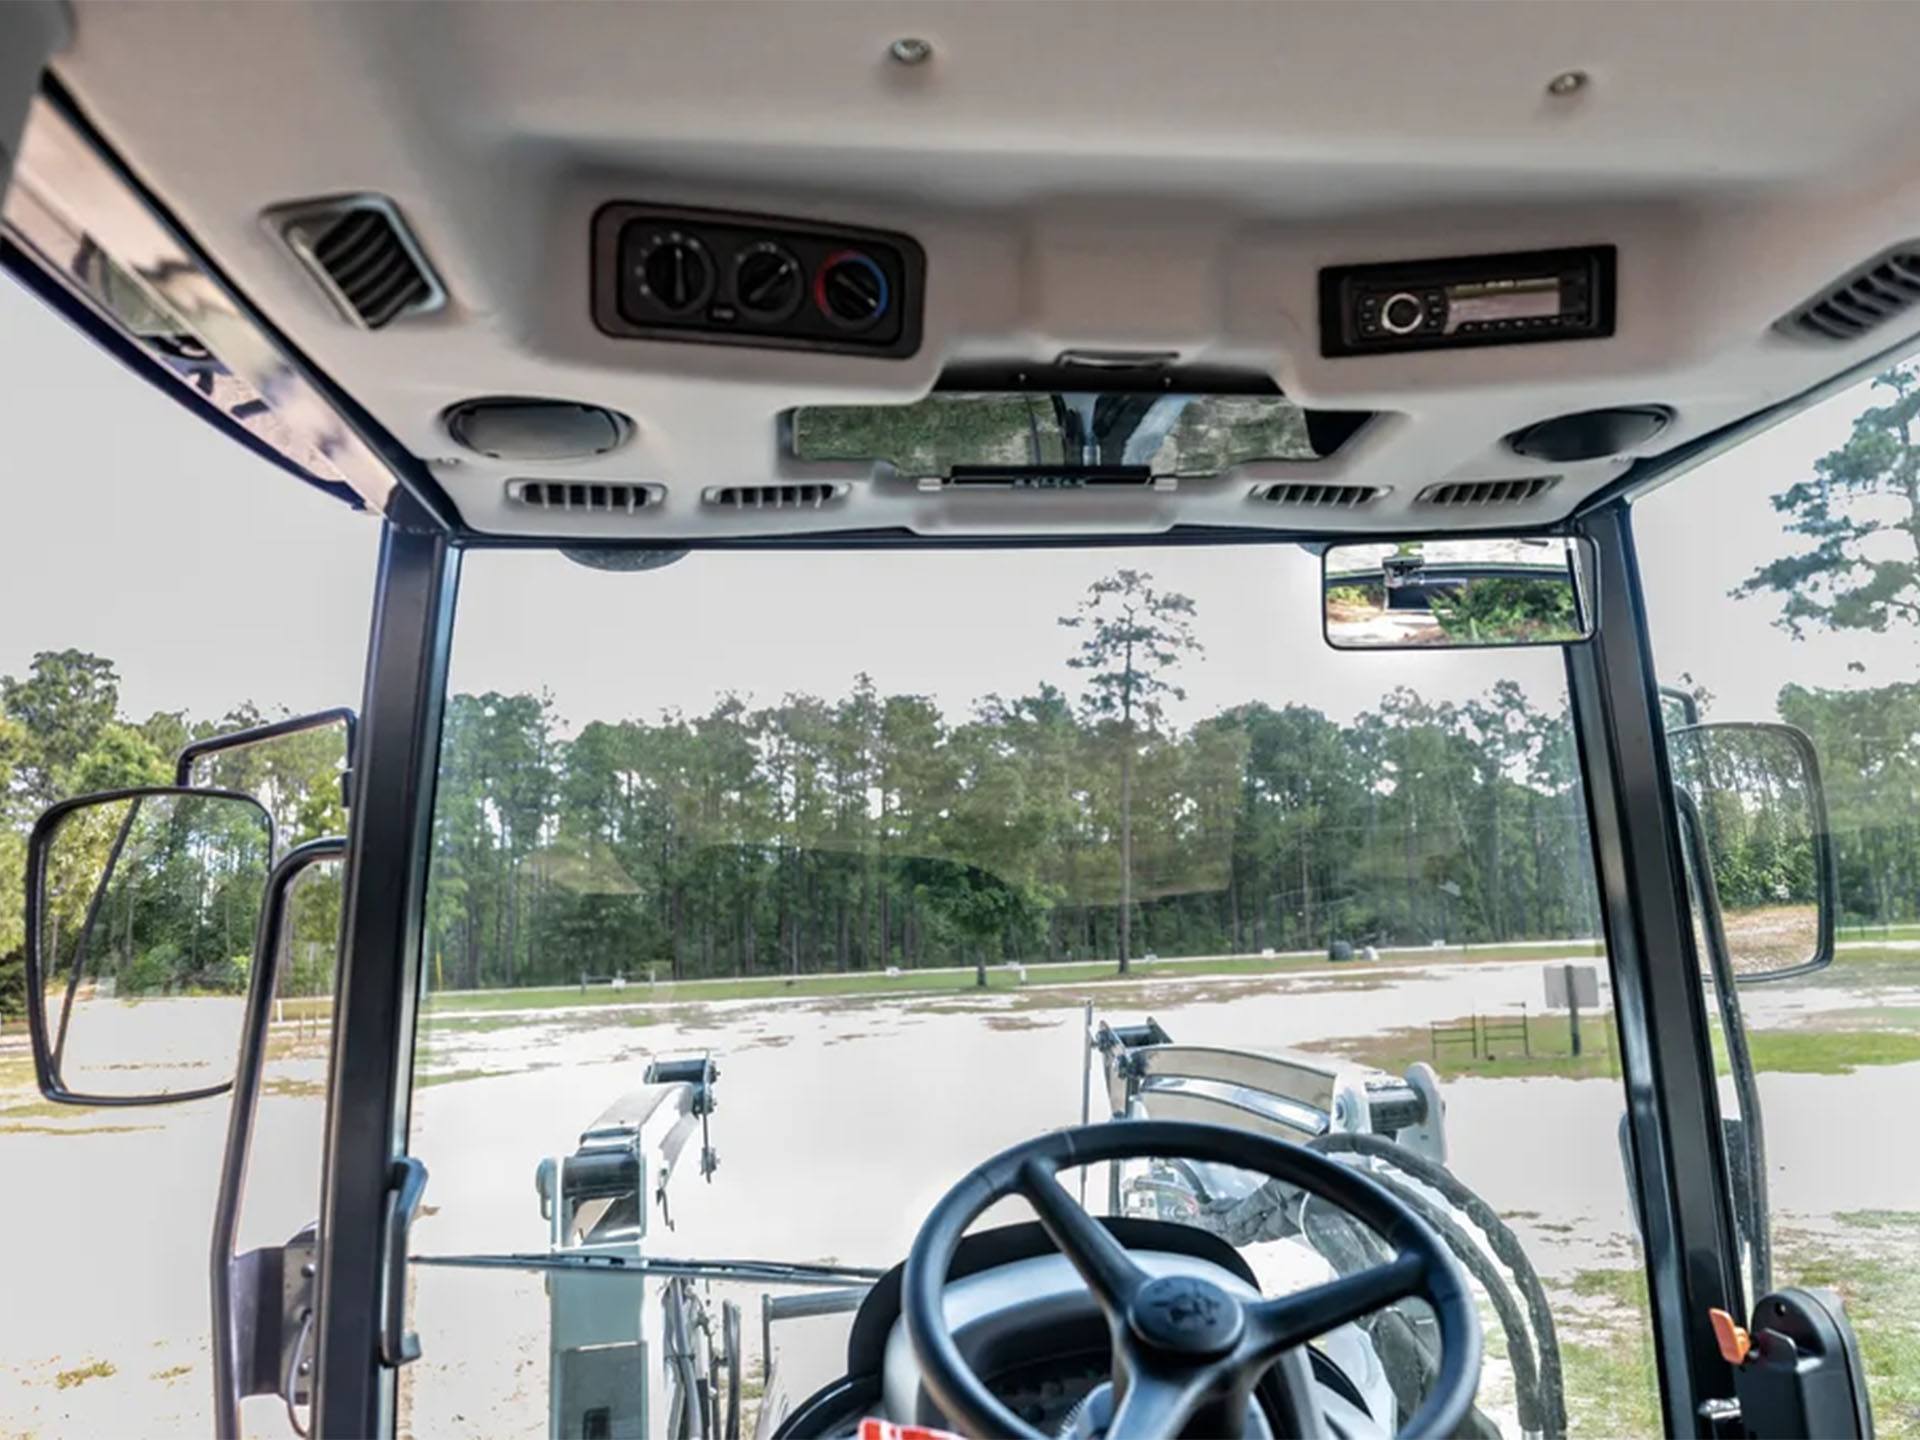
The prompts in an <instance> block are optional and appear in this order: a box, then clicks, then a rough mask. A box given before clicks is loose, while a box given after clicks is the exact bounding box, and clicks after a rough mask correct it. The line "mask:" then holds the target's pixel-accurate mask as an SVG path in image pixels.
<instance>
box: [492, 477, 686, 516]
mask: <svg viewBox="0 0 1920 1440" xmlns="http://www.w3.org/2000/svg"><path fill="white" fill-rule="evenodd" d="M665 493H666V492H665V489H664V487H662V486H659V485H648V484H645V483H643V482H641V481H637V480H509V481H508V482H507V498H508V499H509V500H511V501H513V502H514V503H515V504H516V505H525V506H526V507H527V508H528V509H530V510H569V511H571V510H577V511H580V512H582V513H583V514H589V515H632V514H633V513H635V512H636V511H639V510H644V509H646V508H647V507H648V506H649V505H658V504H659V503H660V500H661V498H662V496H663V495H664V494H665Z"/></svg>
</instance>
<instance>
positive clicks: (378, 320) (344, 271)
mask: <svg viewBox="0 0 1920 1440" xmlns="http://www.w3.org/2000/svg"><path fill="white" fill-rule="evenodd" d="M268 219H269V221H270V223H272V224H274V225H277V226H278V227H279V231H280V234H281V235H282V236H283V237H285V239H286V242H287V244H288V245H289V246H291V247H292V249H293V253H294V254H295V255H298V256H299V257H300V260H301V262H302V263H303V264H304V265H305V266H306V267H307V269H308V270H310V271H311V272H312V273H313V276H314V278H315V279H316V280H318V281H319V282H320V285H321V288H322V289H324V290H325V291H326V292H327V294H328V295H329V296H330V297H331V298H332V300H333V303H334V304H335V305H337V306H339V307H340V312H341V313H342V314H343V315H345V316H346V317H347V318H348V319H349V320H351V321H353V322H354V323H355V324H357V325H361V326H363V327H365V328H366V329H368V330H378V329H380V328H381V327H382V326H385V325H389V324H391V323H392V322H393V321H395V320H398V319H399V318H400V317H401V316H403V315H419V314H422V313H424V312H426V311H429V310H438V309H439V308H440V307H441V306H442V305H444V304H446V299H447V296H446V291H445V290H444V289H442V288H441V285H440V281H439V278H438V277H437V276H435V274H434V273H433V267H432V266H430V265H428V264H427V257H426V255H425V254H424V253H423V252H422V251H421V249H420V246H419V244H418V242H417V241H415V240H414V238H413V236H412V234H411V233H410V232H409V231H408V230H407V227H406V224H405V222H404V221H402V220H401V218H400V212H399V211H398V210H396V209H394V207H393V202H392V201H390V200H388V199H386V198H385V197H384V196H380V195H349V196H345V197H342V198H340V199H337V200H322V201H316V202H315V203H313V204H311V205H295V206H288V207H284V208H282V209H279V210H275V211H273V212H271V213H270V214H269V216H268Z"/></svg>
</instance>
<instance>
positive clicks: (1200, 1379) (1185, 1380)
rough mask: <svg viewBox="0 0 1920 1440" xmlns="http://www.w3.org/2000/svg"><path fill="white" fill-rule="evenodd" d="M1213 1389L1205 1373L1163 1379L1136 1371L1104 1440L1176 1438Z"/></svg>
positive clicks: (1138, 1369)
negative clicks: (1174, 1436) (1173, 1436)
mask: <svg viewBox="0 0 1920 1440" xmlns="http://www.w3.org/2000/svg"><path fill="white" fill-rule="evenodd" d="M1213 1389H1214V1384H1213V1377H1212V1376H1211V1375H1210V1374H1209V1372H1207V1371H1189V1372H1187V1373H1186V1374H1183V1375H1162V1374H1159V1373H1157V1372H1156V1371H1154V1370H1149V1369H1143V1368H1140V1367H1137V1366H1136V1367H1135V1369H1134V1371H1133V1373H1132V1374H1131V1375H1129V1376H1128V1377H1127V1388H1126V1393H1125V1394H1124V1395H1122V1396H1121V1397H1120V1403H1119V1405H1118V1406H1117V1407H1116V1408H1115V1410H1114V1412H1113V1419H1112V1421H1111V1422H1109V1424H1108V1425H1107V1429H1106V1436H1105V1440H1164V1437H1167V1436H1172V1435H1178V1434H1179V1433H1180V1431H1181V1430H1182V1429H1183V1428H1184V1427H1185V1426H1186V1423H1187V1422H1188V1421H1189V1420H1191V1419H1192V1418H1193V1414H1194V1411H1196V1410H1198V1409H1199V1408H1200V1406H1201V1404H1202V1403H1203V1402H1204V1401H1206V1400H1207V1399H1208V1397H1209V1396H1210V1395H1211V1394H1212V1392H1213Z"/></svg>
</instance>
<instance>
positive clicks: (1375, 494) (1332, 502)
mask: <svg viewBox="0 0 1920 1440" xmlns="http://www.w3.org/2000/svg"><path fill="white" fill-rule="evenodd" d="M1385 493H1386V491H1385V490H1384V489H1382V488H1381V487H1380V486H1378V485H1319V484H1308V483H1305V482H1300V481H1293V482H1285V483H1282V484H1278V485H1262V486H1259V487H1258V488H1257V489H1255V490H1254V492H1253V498H1254V499H1255V500H1264V501H1266V503H1267V504H1269V505H1317V506H1321V507H1323V508H1325V509H1330V510H1352V509H1354V508H1356V507H1357V506H1361V505H1365V504H1367V503H1368V502H1369V501H1372V500H1378V499H1379V498H1380V497H1381V496H1382V495H1384V494H1385Z"/></svg>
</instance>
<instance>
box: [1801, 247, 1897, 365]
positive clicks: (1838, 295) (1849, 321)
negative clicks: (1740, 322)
mask: <svg viewBox="0 0 1920 1440" xmlns="http://www.w3.org/2000/svg"><path fill="white" fill-rule="evenodd" d="M1917 300H1920V242H1917V241H1909V242H1908V243H1907V244H1905V245H1900V246H1896V247H1895V248H1894V249H1892V250H1889V251H1887V252H1886V253H1885V254H1883V255H1880V256H1878V257H1877V258H1875V259H1873V260H1870V261H1868V262H1867V263H1866V264H1865V265H1863V266H1861V267H1860V269H1858V270H1856V271H1854V272H1853V274H1852V275H1850V276H1849V277H1848V278H1847V279H1845V280H1843V281H1841V282H1840V283H1839V284H1838V285H1836V286H1834V287H1833V288H1832V289H1831V290H1829V291H1827V292H1826V293H1825V294H1824V295H1820V296H1816V297H1815V298H1814V299H1812V300H1810V301H1808V302H1807V303H1806V304H1805V305H1802V306H1801V307H1800V308H1799V309H1798V310H1796V311H1794V312H1793V314H1791V315H1789V316H1788V317H1787V318H1786V319H1784V320H1782V321H1781V322H1780V328H1781V329H1782V330H1786V331H1788V332H1789V333H1791V334H1795V335H1800V336H1804V337H1805V338H1807V339H1810V340H1822V341H1828V342H1842V343H1844V342H1845V341H1848V340H1857V339H1859V338H1860V337H1861V336H1862V335H1865V334H1866V333H1867V332H1868V331H1869V330H1873V329H1876V328H1878V327H1879V326H1881V325H1883V324H1885V323H1886V322H1887V321H1889V320H1891V319H1893V318H1894V317H1895V316H1896V315H1899V314H1901V313H1903V312H1904V311H1906V310H1908V309H1911V308H1912V306H1913V304H1914V302H1915V301H1917Z"/></svg>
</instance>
